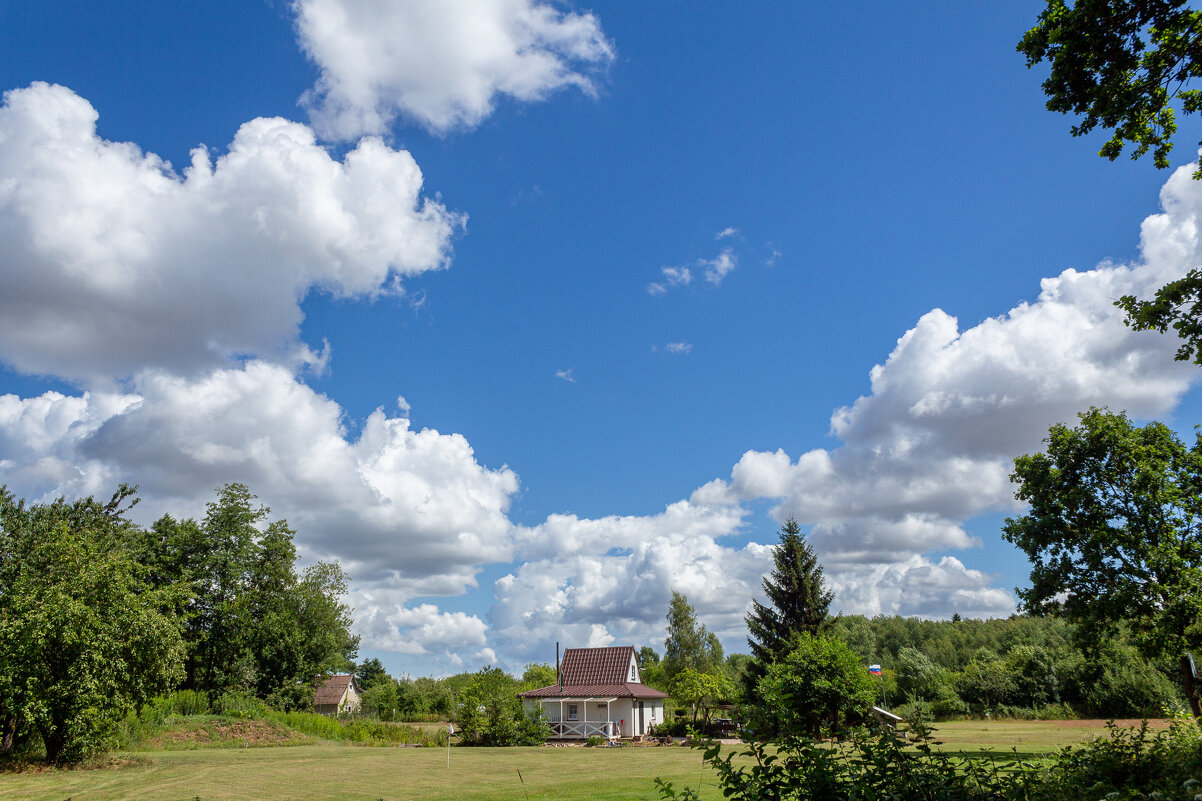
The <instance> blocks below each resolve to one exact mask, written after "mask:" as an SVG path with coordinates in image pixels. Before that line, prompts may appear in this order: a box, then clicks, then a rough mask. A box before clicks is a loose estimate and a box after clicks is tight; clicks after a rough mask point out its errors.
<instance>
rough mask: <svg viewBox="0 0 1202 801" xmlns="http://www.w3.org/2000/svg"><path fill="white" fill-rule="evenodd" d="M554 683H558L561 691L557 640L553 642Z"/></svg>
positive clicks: (561, 680)
mask: <svg viewBox="0 0 1202 801" xmlns="http://www.w3.org/2000/svg"><path fill="white" fill-rule="evenodd" d="M555 683H556V684H558V685H559V691H560V692H563V676H561V675H559V642H558V641H556V643H555Z"/></svg>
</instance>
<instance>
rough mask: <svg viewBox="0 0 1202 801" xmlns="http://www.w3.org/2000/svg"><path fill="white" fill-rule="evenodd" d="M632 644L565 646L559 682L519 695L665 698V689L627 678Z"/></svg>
mask: <svg viewBox="0 0 1202 801" xmlns="http://www.w3.org/2000/svg"><path fill="white" fill-rule="evenodd" d="M633 660H634V646H631V645H624V646H621V647H618V648H569V649H567V650H566V651H564V652H563V662H561V663H560V667H559V678H560V680H561V683H560V684H552V685H550V686H549V687H540V688H539V689H537V690H529V691H528V692H524V693H519V694H518V695H519V696H520V697H522V698H590V697H592V698H606V697H610V698H667V697H668V694H667V693H662V692H660V691H659V690H656V689H653V688H651V687H648V686H647V685H645V684H639V683H638V682H633V681H627V678H628V677H629V675H630V663H631V662H632V661H633Z"/></svg>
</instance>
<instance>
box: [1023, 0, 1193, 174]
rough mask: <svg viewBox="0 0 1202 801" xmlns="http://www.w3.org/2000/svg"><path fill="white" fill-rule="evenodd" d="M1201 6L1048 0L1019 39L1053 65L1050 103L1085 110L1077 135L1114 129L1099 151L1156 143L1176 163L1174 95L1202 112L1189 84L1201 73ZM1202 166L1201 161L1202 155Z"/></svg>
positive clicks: (1163, 160) (1166, 0)
mask: <svg viewBox="0 0 1202 801" xmlns="http://www.w3.org/2000/svg"><path fill="white" fill-rule="evenodd" d="M1200 37H1202V12H1199V11H1197V10H1196V9H1193V8H1190V7H1189V4H1188V3H1187V2H1186V0H1075V2H1073V3H1072V5H1071V7H1070V6H1069V4H1068V3H1066V2H1065V0H1048V3H1047V8H1046V9H1045V10H1044V12H1043V13H1042V14H1040V15H1039V21H1038V23H1037V24H1036V25H1035V27H1034V28H1032V29H1031V30H1029V31H1027V33H1026V35H1025V36H1023V38H1022V41H1021V42H1019V44H1018V50H1019V52H1021V53H1023V54H1024V55H1025V56H1026V57H1027V65H1028V66H1034V65H1036V64H1038V63H1040V62H1042V61H1047V62H1049V64H1050V65H1051V72H1050V74H1049V75H1048V78H1047V80H1045V81H1044V82H1043V91H1044V94H1046V95H1047V97H1048V102H1047V106H1048V110H1050V111H1058V112H1060V113H1062V114H1077V115H1080V121H1079V122H1078V123H1077V124H1076V125H1074V126H1073V127H1072V134H1073V136H1082V135H1084V134H1088V133H1090V132H1091V131H1093V130H1094V129H1095V128H1099V127H1100V128H1103V129H1106V130H1109V131H1111V132H1112V136H1111V138H1110V139H1109V140H1108V141H1107V142H1106V143H1105V144H1104V145H1103V146H1102V149H1101V151H1100V152H1099V154H1098V155H1100V156H1103V157H1105V158H1108V159H1110V160H1111V161H1113V160H1115V159H1116V158H1118V157H1119V155H1121V154H1122V152H1123V150H1124V148H1125V147H1126V145H1128V144H1130V145H1133V146H1134V148H1133V150H1132V153H1131V158H1133V159H1138V158H1140V157H1142V156H1144V155H1145V154H1146V153H1147V152H1148V151H1149V150H1151V151H1152V158H1153V161H1154V162H1155V164H1156V166H1157V167H1160V168H1165V167H1168V166H1169V152H1170V151H1171V150H1172V148H1173V134H1174V133H1175V132H1176V130H1177V121H1176V115H1175V113H1174V111H1173V107H1172V103H1173V101H1174V100H1179V101H1180V102H1181V107H1182V111H1184V112H1185V113H1186V114H1197V113H1199V111H1202V93H1199V91H1198V90H1196V89H1185V88H1184V87H1185V86H1186V85H1187V84H1188V83H1189V82H1190V81H1192V80H1193V79H1194V78H1197V77H1198V76H1199V75H1202V61H1199V58H1198V56H1199V50H1198V44H1197V43H1198V40H1199V38H1200ZM1199 166H1200V167H1202V162H1199Z"/></svg>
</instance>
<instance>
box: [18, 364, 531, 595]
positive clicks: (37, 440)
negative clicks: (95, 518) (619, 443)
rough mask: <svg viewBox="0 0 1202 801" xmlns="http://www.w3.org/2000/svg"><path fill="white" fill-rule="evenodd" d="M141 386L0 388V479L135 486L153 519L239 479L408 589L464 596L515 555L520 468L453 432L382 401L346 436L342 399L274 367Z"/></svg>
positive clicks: (333, 551) (355, 560)
mask: <svg viewBox="0 0 1202 801" xmlns="http://www.w3.org/2000/svg"><path fill="white" fill-rule="evenodd" d="M134 383H135V390H136V391H135V392H131V393H128V394H124V395H104V394H99V393H88V394H84V395H82V396H80V397H66V396H63V395H60V394H57V393H46V394H44V395H41V396H38V397H34V398H28V399H19V398H17V397H16V396H13V395H5V396H0V445H3V446H4V449H5V450H4V453H5V454H6V456H5V461H4V462H3V463H0V484H4V483H7V484H9V486H10V487H11V488H12V489H13V491H14V492H17V493H18V494H20V495H21V496H23V497H42V498H45V497H53V496H55V495H58V494H64V493H65V494H67V495H70V496H79V495H87V494H90V493H93V492H99V493H103V492H111V490H112V488H113V487H114V486H116V484H117V483H118V482H120V481H129V482H130V483H136V484H139V485H140V489H141V495H142V496H143V498H144V501H143V503H142V504H141V505H140V506H139V507H138V509H139V510H140V513H141V514H142V515H143V516H144V517H154V516H157V515H158V514H161V513H164V512H170V513H172V514H175V515H185V514H190V515H196V516H199V515H201V514H203V507H204V503H205V502H206V501H208V500H210V499H211V498H212V496H213V490H214V488H216V487H218V486H221V485H222V484H225V483H226V482H229V481H240V482H242V483H245V484H247V485H248V486H249V487H251V489H252V491H254V492H255V493H257V494H258V495H259V496H260V497H261V498H262V500H263V501H264V502H265V503H267V504H268V505H269V506H271V507H272V511H273V514H274V515H276V516H282V517H286V518H288V520H289V522H290V523H292V524H293V526H294V527H296V528H297V530H298V545H299V546H301V548H302V551H303V552H304V553H305V554H307V555H308V556H309V557H311V558H337V559H339V560H340V561H341V562H342V564H343V566H344V567H345V568H346V569H347V571H348V572H349V573H350V575H351V576H352V578H353V579H354V580H355V584H356V586H357V587H360V588H370V587H373V586H387V587H390V588H392V589H393V590H397V591H404V592H405V593H407V594H408V595H407V597H412V596H413V595H452V594H457V593H462V592H464V591H465V589H466V588H468V587H471V586H474V585H475V581H476V579H475V576H476V573H477V572H478V571H479V569H480V568H481V567H482V566H483V565H485V564H489V563H495V562H507V561H509V560H510V559H511V558H512V556H513V553H514V542H513V527H512V525H511V524H510V522H509V519H508V517H507V512H508V508H509V502H510V498H511V496H512V495H513V494H514V493H515V492H517V490H518V479H517V476H516V475H515V474H514V473H513V472H512V471H511V470H509V469H508V468H505V467H502V468H500V469H495V470H493V469H488V468H486V467H484V466H482V465H480V464H479V463H478V462H477V461H476V460H475V455H474V453H473V451H472V448H471V446H470V445H469V444H468V442H467V440H465V439H464V438H463V437H462V436H460V435H458V434H442V433H439V432H438V431H435V430H432V429H423V430H420V431H415V430H413V429H412V428H411V427H410V423H409V420H408V419H406V418H405V417H388V416H386V415H385V414H384V412H383V411H382V410H376V411H375V412H373V413H372V414H371V415H370V416H369V417H368V418H367V420H366V421H365V422H364V424H363V426H362V429H361V431H360V432H359V434H358V436H357V437H351V436H350V435H349V434H348V432H347V431H346V429H345V427H344V425H343V422H342V417H343V412H342V409H341V408H340V407H339V406H338V404H337V403H335V402H334V401H332V400H330V399H329V398H326V397H324V396H322V395H320V394H318V393H316V392H314V391H313V390H312V389H311V388H309V387H308V386H306V385H305V384H303V383H301V382H299V381H297V380H295V378H294V377H293V376H292V374H291V373H290V372H289V371H288V370H286V369H285V368H283V367H280V366H278V365H272V364H268V363H265V362H251V363H249V364H247V365H245V366H243V367H241V368H238V369H232V368H231V369H222V370H216V371H213V372H210V373H208V374H206V375H204V376H201V377H198V378H193V379H188V378H181V377H178V376H174V375H170V374H166V373H162V372H157V371H148V372H145V373H142V374H139V376H138V377H137V379H136V381H135V382H134Z"/></svg>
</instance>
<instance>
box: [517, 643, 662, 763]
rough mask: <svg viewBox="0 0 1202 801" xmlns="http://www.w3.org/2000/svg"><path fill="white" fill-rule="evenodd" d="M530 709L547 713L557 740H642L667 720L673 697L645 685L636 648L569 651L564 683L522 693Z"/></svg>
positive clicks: (561, 680) (561, 676)
mask: <svg viewBox="0 0 1202 801" xmlns="http://www.w3.org/2000/svg"><path fill="white" fill-rule="evenodd" d="M518 697H519V698H521V699H522V703H523V705H524V706H525V707H526V708H527V709H536V708H541V709H542V711H543V714H544V716H545V717H546V718H547V720H548V721H550V723H551V732H552V734H551V736H552V737H553V738H557V739H565V740H567V739H576V740H583V739H586V738H588V737H605V738H606V739H614V738H619V737H640V736H643V735H646V734H650V733H651V730H652V728H653V727H654V726H655V725H657V724H659V723H663V721H664V699H665V698H667V697H668V694H667V693H662V692H660V691H659V690H656V689H652V688H651V687H648V686H646V685H645V684H643V683H642V675H641V673H640V672H639V663H638V659H637V658H636V657H635V653H634V646H631V645H624V646H621V647H618V648H569V649H567V650H566V651H564V653H563V661H562V662H561V663H560V665H559V682H558V683H557V684H552V685H550V686H549V687H540V688H539V689H537V690H530V691H528V692H524V693H519V694H518Z"/></svg>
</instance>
